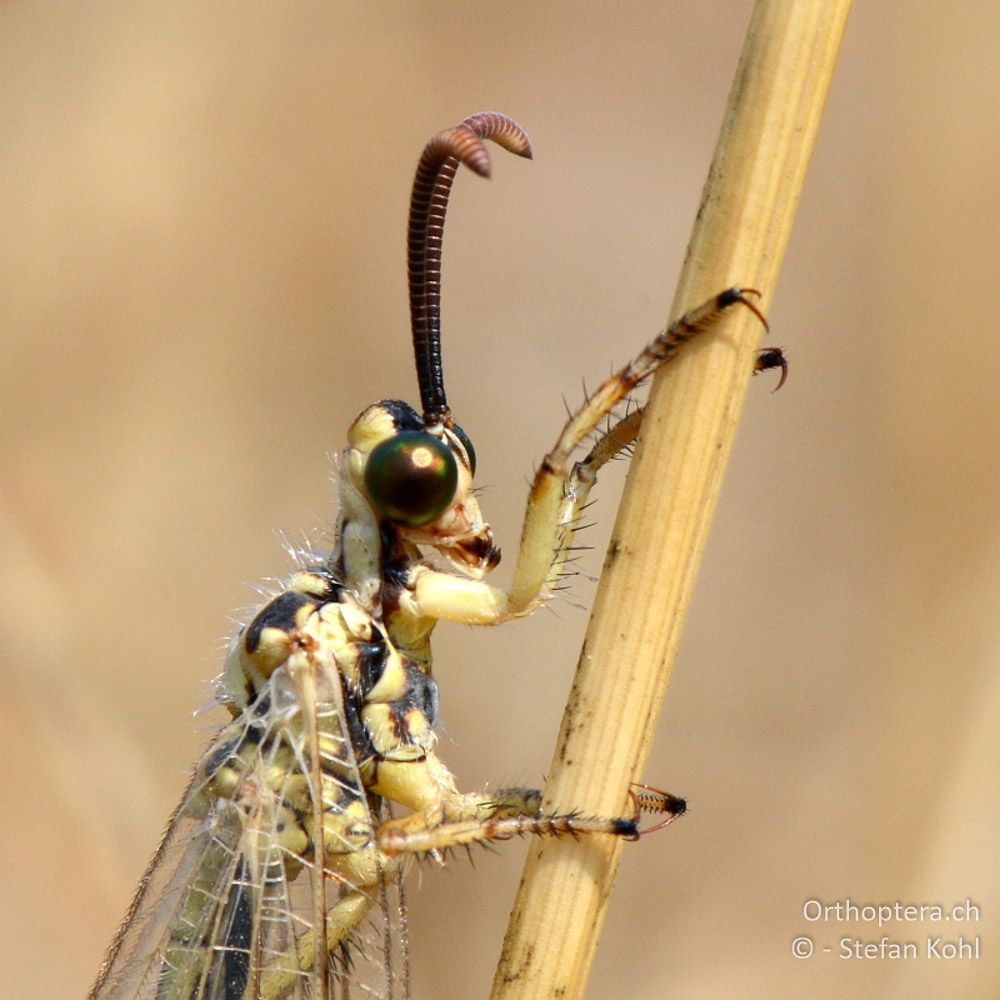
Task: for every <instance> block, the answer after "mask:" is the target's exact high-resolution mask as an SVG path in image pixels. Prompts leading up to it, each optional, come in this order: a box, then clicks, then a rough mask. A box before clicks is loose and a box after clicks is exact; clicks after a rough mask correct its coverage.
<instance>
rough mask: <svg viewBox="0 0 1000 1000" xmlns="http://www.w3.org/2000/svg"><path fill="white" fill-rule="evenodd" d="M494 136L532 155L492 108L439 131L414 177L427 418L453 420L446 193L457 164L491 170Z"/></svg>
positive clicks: (415, 288)
mask: <svg viewBox="0 0 1000 1000" xmlns="http://www.w3.org/2000/svg"><path fill="white" fill-rule="evenodd" d="M486 139H492V140H493V141H494V142H495V143H497V144H498V145H500V146H503V148H504V149H507V150H509V151H510V152H512V153H516V154H517V155H518V156H524V157H527V158H528V159H530V158H531V143H530V142H529V141H528V137H527V136H526V135H525V134H524V130H523V129H522V128H521V126H520V125H518V124H517V122H515V121H514V120H513V119H511V118H508V117H507V116H506V115H501V114H497V113H496V112H493V111H483V112H480V113H479V114H475V115H469V117H468V118H466V119H465V120H464V121H461V122H459V123H458V124H457V125H455V126H454V127H452V128H450V129H447V130H446V131H444V132H439V133H438V134H437V135H436V136H434V137H433V138H432V139H431V140H430V142H428V143H427V145H426V146H425V147H424V151H423V154H422V155H421V157H420V163H419V164H418V165H417V175H416V177H414V179H413V195H412V196H411V198H410V223H409V231H408V235H407V263H408V266H409V274H410V324H411V327H412V329H413V350H414V354H415V356H416V362H417V380H418V382H419V383H420V402H421V404H422V406H423V409H424V422H425V423H426V424H427V425H428V426H431V425H432V424H437V423H445V424H448V423H450V421H451V414H450V412H449V410H448V401H447V399H446V398H445V394H444V373H443V371H442V367H441V238H442V234H443V233H444V216H445V212H446V211H447V209H448V197H449V195H450V194H451V185H452V183H453V182H454V180H455V171H456V170H458V164H459V163H464V164H465V165H466V166H467V167H468V168H469V169H470V170H472V171H474V172H475V173H477V174H479V176H480V177H489V176H490V154H489V152H488V151H487V149H486V144H485V142H484V140H486Z"/></svg>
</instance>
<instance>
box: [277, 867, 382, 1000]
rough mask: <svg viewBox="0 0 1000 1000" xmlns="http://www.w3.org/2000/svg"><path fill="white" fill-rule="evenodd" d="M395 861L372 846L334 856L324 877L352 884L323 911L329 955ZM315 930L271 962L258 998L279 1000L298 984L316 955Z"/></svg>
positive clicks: (359, 918)
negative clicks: (352, 887) (331, 868)
mask: <svg viewBox="0 0 1000 1000" xmlns="http://www.w3.org/2000/svg"><path fill="white" fill-rule="evenodd" d="M398 871H399V861H397V860H396V859H395V858H391V857H389V856H388V855H386V854H383V853H381V852H380V851H378V850H376V849H374V848H368V849H367V850H362V851H355V852H353V853H352V854H348V855H344V856H343V857H341V858H337V859H336V860H335V862H334V863H333V870H331V871H329V872H328V873H326V875H325V876H324V877H327V878H329V880H330V882H331V883H336V882H341V883H343V884H346V885H353V886H355V888H354V889H352V890H351V891H350V892H347V893H345V894H344V895H343V896H342V897H341V898H340V899H339V900H338V901H337V902H336V903H335V904H334V905H333V906H332V907H330V909H329V910H327V913H326V920H325V923H326V928H325V938H326V947H327V950H328V952H329V953H330V954H332V953H333V952H334V951H335V950H336V949H337V948H339V947H340V946H341V945H342V944H343V943H344V942H345V941H347V939H348V938H349V937H350V934H351V932H352V931H353V930H354V929H355V928H356V927H357V926H358V924H360V923H361V921H362V920H363V919H364V917H365V915H366V914H367V913H368V911H369V910H370V909H371V907H372V906H373V904H374V903H375V902H376V900H377V898H378V893H379V889H380V885H381V883H382V881H384V880H391V879H393V878H394V877H396V875H397V873H398ZM316 938H317V933H316V930H315V929H314V930H309V931H306V932H305V933H304V934H301V935H299V936H298V937H297V938H296V940H295V948H294V952H291V951H290V952H288V953H286V954H285V955H283V956H281V958H279V959H276V960H275V961H273V962H271V963H270V964H269V965H268V966H267V968H265V969H264V971H263V973H262V974H261V978H260V990H259V996H260V997H261V1000H279V998H281V997H284V996H287V995H288V994H289V993H290V992H292V990H293V989H294V988H295V986H296V984H297V983H299V984H301V982H302V977H303V974H304V973H307V972H309V970H311V969H312V967H313V965H314V962H315V954H316Z"/></svg>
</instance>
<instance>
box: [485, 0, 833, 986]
mask: <svg viewBox="0 0 1000 1000" xmlns="http://www.w3.org/2000/svg"><path fill="white" fill-rule="evenodd" d="M849 7H850V4H849V2H848V0H759V2H758V3H757V5H756V7H755V9H754V12H753V16H752V19H751V23H750V28H749V31H748V34H747V39H746V43H745V45H744V48H743V53H742V56H741V58H740V63H739V67H738V69H737V71H736V78H735V81H734V83H733V87H732V91H731V93H730V96H729V104H728V107H727V110H726V117H725V120H724V122H723V126H722V131H721V134H720V137H719V142H718V145H717V147H716V153H715V158H714V160H713V162H712V167H711V170H710V172H709V177H708V182H707V184H706V187H705V192H704V196H703V201H702V204H701V208H700V210H699V214H698V220H697V223H696V225H695V229H694V232H693V234H692V237H691V242H690V245H689V247H688V254H687V259H686V262H685V265H684V270H683V272H682V275H681V280H680V284H679V287H678V291H677V296H676V299H675V301H674V305H673V309H672V312H671V316H679V315H680V314H681V313H682V312H683V311H684V310H685V309H687V308H691V307H693V306H696V305H698V304H699V303H701V302H702V301H705V300H707V299H709V298H710V297H711V296H712V295H714V294H715V293H716V292H718V291H720V290H721V289H723V288H726V287H728V286H731V285H743V286H744V287H756V288H759V289H760V290H761V291H762V292H763V298H762V305H763V307H764V309H765V311H766V308H767V305H768V303H769V300H770V297H771V293H772V291H773V288H774V285H775V282H776V280H777V276H778V269H779V267H780V264H781V259H782V256H783V254H784V251H785V246H786V244H787V241H788V235H789V231H790V229H791V224H792V219H793V216H794V213H795V207H796V205H797V203H798V199H799V194H800V192H801V189H802V184H803V180H804V178H805V172H806V167H807V165H808V162H809V157H810V154H811V152H812V147H813V143H814V140H815V136H816V131H817V128H818V125H819V120H820V114H821V111H822V107H823V102H824V100H825V97H826V92H827V88H828V85H829V81H830V76H831V74H832V72H833V66H834V62H835V59H836V54H837V49H838V47H839V44H840V39H841V37H842V35H843V30H844V25H845V22H846V19H847V13H848V10H849ZM760 335H761V330H760V327H759V324H757V321H756V320H755V319H754V318H753V317H752V316H751V315H750V314H749V312H748V311H746V310H738V309H734V310H732V311H731V313H730V314H729V315H728V316H727V318H726V320H725V322H724V323H722V324H720V325H719V327H718V328H717V329H715V330H714V331H713V332H712V333H710V334H707V335H706V336H705V337H703V338H701V339H699V340H697V341H695V342H694V343H693V344H692V345H691V347H690V348H689V349H685V352H684V353H683V354H682V356H681V358H679V359H678V361H677V362H676V363H675V364H671V365H668V366H667V367H666V368H665V369H664V370H663V372H662V373H661V374H660V375H659V376H658V377H657V380H656V381H655V383H654V386H653V392H652V395H651V398H650V403H649V408H648V411H647V416H646V419H645V422H644V425H643V431H642V435H641V437H640V442H639V446H638V450H637V454H636V457H635V460H634V463H633V466H632V469H631V471H630V473H629V480H628V483H627V486H626V490H625V496H624V498H623V500H622V506H621V509H620V511H619V515H618V519H617V521H616V524H615V529H614V534H613V536H612V541H611V546H610V549H609V551H608V556H607V559H606V561H605V567H604V575H603V576H602V583H601V590H600V593H599V594H598V597H597V599H596V602H595V606H594V611H593V615H592V618H591V622H590V627H589V630H588V634H587V639H586V641H585V644H584V649H583V652H582V653H581V656H580V663H579V666H578V668H577V674H576V678H575V680H574V684H573V689H572V692H571V695H570V700H569V704H568V706H567V709H566V714H565V716H564V718H563V724H562V729H561V731H560V734H559V742H558V745H557V747H556V751H555V755H554V758H553V761H552V765H551V768H550V770H549V782H548V785H547V789H546V801H545V804H544V806H543V808H544V809H545V810H546V811H548V810H550V809H553V808H558V807H566V806H567V805H574V806H580V807H582V808H584V809H585V810H587V811H592V812H593V813H595V814H600V815H617V814H622V813H627V812H628V810H629V806H628V803H627V801H626V799H625V790H626V789H627V788H628V785H629V783H630V782H631V781H633V780H635V779H636V776H637V775H639V774H641V772H642V768H643V766H644V764H645V761H646V757H647V755H648V748H649V743H650V739H651V736H652V732H653V727H654V724H655V720H656V715H657V713H658V710H659V706H660V703H661V701H662V697H663V693H664V691H665V689H666V685H667V681H668V679H669V674H670V666H671V664H672V661H673V658H674V655H675V652H676V649H677V644H678V641H679V637H680V628H681V623H682V621H683V618H684V614H685V612H686V611H687V607H688V604H689V602H690V597H691V592H692V589H693V586H694V580H695V572H696V569H697V566H698V562H699V560H700V558H701V553H702V549H703V547H704V543H705V539H706V536H707V534H708V525H709V521H710V518H711V514H712V511H713V509H714V507H715V501H716V497H717V495H718V491H719V487H720V484H721V481H722V473H723V470H724V466H725V462H726V459H727V457H728V454H729V449H730V446H731V443H732V439H733V436H734V433H735V427H736V421H737V417H738V415H739V413H740V410H741V408H742V405H743V399H744V396H745V393H746V389H747V385H748V382H749V379H750V373H751V370H752V366H753V358H754V352H755V350H756V349H757V347H758V345H759V342H760ZM654 582H655V586H652V584H653V583H654ZM664 780H665V782H666V783H669V780H668V779H664ZM669 846H670V845H669V843H667V842H666V839H665V840H664V842H663V849H664V850H668V849H669ZM619 850H620V842H619V841H618V840H617V838H615V839H614V840H612V838H606V839H602V838H591V839H589V840H580V841H579V842H575V843H574V842H572V841H570V842H563V841H562V840H560V841H553V840H550V841H544V842H538V843H535V844H533V845H532V846H531V848H530V849H529V857H528V862H527V865H526V868H525V871H524V875H523V878H522V881H521V886H520V889H519V890H518V896H517V901H516V903H515V908H514V912H513V913H512V915H511V922H510V926H509V928H508V932H507V938H506V940H505V942H504V947H503V953H502V955H501V959H500V965H499V967H498V969H497V974H496V978H495V980H494V984H493V992H492V998H493V1000H515V998H528V997H531V998H553V1000H555V998H557V997H558V998H560V1000H569V998H574V997H579V996H581V995H582V993H583V990H584V986H585V983H586V978H587V974H588V972H589V968H590V963H591V959H592V957H593V950H594V947H595V944H596V941H597V936H598V933H599V931H600V927H601V924H602V922H603V916H604V907H605V903H606V900H607V896H608V893H609V891H610V887H611V882H612V879H613V877H614V872H615V869H616V867H617V860H618V854H619ZM664 888H667V887H664Z"/></svg>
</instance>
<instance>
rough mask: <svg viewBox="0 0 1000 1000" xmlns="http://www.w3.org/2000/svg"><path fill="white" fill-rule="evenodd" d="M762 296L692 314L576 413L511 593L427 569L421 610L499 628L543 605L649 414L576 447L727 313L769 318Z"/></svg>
mask: <svg viewBox="0 0 1000 1000" xmlns="http://www.w3.org/2000/svg"><path fill="white" fill-rule="evenodd" d="M757 294H758V293H757V292H755V291H754V290H752V289H740V288H730V289H728V290H727V291H725V292H721V293H720V294H719V295H716V296H715V298H713V299H711V300H710V301H708V302H705V303H704V304H703V305H701V306H699V307H698V308H697V309H693V310H691V311H690V312H688V313H686V314H685V315H684V316H682V317H681V318H680V319H679V320H677V322H675V323H672V324H671V325H670V326H669V327H668V328H667V329H666V330H664V332H663V333H661V334H660V335H659V336H658V337H656V339H655V340H653V341H652V342H651V343H650V344H648V345H647V346H646V347H645V348H644V349H643V351H642V352H641V353H640V354H639V355H638V356H637V357H636V358H634V359H633V360H632V361H631V362H629V363H628V364H627V365H625V367H624V368H622V369H621V370H620V371H618V372H616V373H615V374H614V375H612V376H611V377H610V378H609V379H606V380H605V381H604V382H603V383H602V384H601V385H600V386H599V387H598V388H597V391H596V392H594V393H593V394H592V395H591V396H590V397H589V398H588V399H586V400H585V401H584V403H583V405H582V406H581V407H580V408H579V409H578V410H577V411H576V412H575V413H574V414H572V415H571V416H570V419H569V420H568V421H567V423H566V425H565V427H563V430H562V433H561V434H560V435H559V439H558V440H557V442H556V445H555V447H554V448H553V449H552V450H551V451H550V452H549V453H548V454H547V455H546V456H545V457H544V458H543V459H542V462H541V465H540V466H539V467H538V471H537V472H536V473H535V477H534V480H533V482H532V485H531V492H530V494H529V496H528V506H527V510H526V512H525V517H524V525H523V527H522V530H521V542H520V546H519V549H518V555H517V563H516V566H515V569H514V580H513V583H512V584H511V587H510V590H509V591H503V590H501V589H500V588H498V587H493V586H490V585H489V584H486V583H483V582H480V581H478V580H460V579H458V578H456V577H454V576H452V575H450V574H445V573H440V572H436V571H434V570H430V569H428V568H427V567H426V566H421V567H419V568H416V569H415V571H414V575H413V578H412V581H411V591H412V593H413V595H414V600H415V603H416V609H415V610H416V612H417V613H418V614H420V615H425V616H427V617H428V618H437V619H445V620H448V621H459V622H463V623H466V624H477V625H479V624H488V625H493V624H499V623H500V622H503V621H506V620H508V619H510V618H515V617H518V616H520V615H525V614H529V613H530V612H531V611H533V610H534V609H535V608H536V607H537V606H538V605H539V604H541V603H543V602H544V601H545V600H546V599H547V598H548V597H549V596H550V595H551V593H552V591H553V590H554V589H555V588H556V586H557V584H558V582H559V577H560V574H561V572H562V568H563V566H564V564H565V562H566V559H567V557H568V554H569V552H570V549H571V546H572V543H573V535H574V532H575V530H576V527H577V524H578V521H579V516H580V512H581V511H582V509H583V507H584V505H585V503H586V499H587V494H588V492H589V490H590V488H591V486H592V485H593V483H594V480H595V478H596V474H597V471H598V470H599V469H600V467H601V466H602V465H604V464H605V463H606V462H607V461H608V460H609V459H610V458H612V457H613V456H614V455H616V454H618V453H619V452H621V451H622V450H623V449H625V448H627V447H628V446H629V445H630V444H631V443H632V442H633V441H634V440H635V437H636V435H637V434H638V431H639V426H640V423H641V421H642V411H641V410H634V411H633V412H632V413H631V414H629V415H627V416H626V417H625V418H624V419H622V420H620V421H618V422H617V423H615V424H613V425H612V427H611V428H610V429H609V431H608V432H607V433H605V434H604V435H602V436H601V438H600V439H599V440H598V442H597V444H596V445H595V446H594V448H593V449H592V450H591V452H590V454H589V455H588V456H587V457H586V458H585V459H583V460H582V461H581V462H577V463H575V464H572V465H571V461H572V455H573V452H574V451H576V449H577V448H578V447H579V446H580V444H582V443H583V441H584V440H586V438H587V437H588V435H590V434H591V433H592V432H593V431H594V429H595V428H596V427H597V426H598V425H599V424H600V422H601V421H602V420H604V419H605V418H606V417H607V416H608V415H609V414H610V413H611V412H612V411H613V409H614V407H615V406H616V405H617V404H618V403H620V402H621V401H622V400H623V399H625V398H626V397H627V396H628V394H629V393H630V392H632V390H633V389H635V387H636V386H637V385H639V384H640V383H641V382H643V381H644V380H645V379H647V378H649V376H650V375H652V374H653V372H655V371H656V369H657V368H659V367H660V366H661V365H664V364H666V363H667V362H668V361H670V360H671V359H672V358H674V357H675V356H676V354H677V352H678V351H679V350H680V348H681V347H682V345H683V344H685V343H686V342H687V341H689V340H691V339H692V338H693V337H695V336H697V335H698V334H699V333H702V332H703V331H705V330H708V329H710V328H711V327H712V326H713V324H714V323H715V322H716V320H718V318H719V317H720V316H721V315H722V313H724V312H725V311H726V310H728V309H730V308H731V307H732V306H734V305H736V304H741V305H744V306H746V308H748V309H750V310H751V311H752V312H753V313H754V314H755V315H756V316H757V317H758V318H759V319H760V320H761V322H762V323H763V322H765V321H764V317H763V315H762V314H761V313H760V311H759V310H758V309H757V306H756V305H755V304H754V302H753V300H752V299H753V297H755V296H756V295H757ZM765 325H766V323H765ZM779 365H780V366H781V367H782V368H784V359H783V357H782V356H781V352H780V351H776V350H773V349H772V350H771V351H767V352H764V353H763V354H762V355H761V358H760V360H759V361H758V363H757V366H756V367H757V369H758V370H763V369H764V368H771V367H776V366H779Z"/></svg>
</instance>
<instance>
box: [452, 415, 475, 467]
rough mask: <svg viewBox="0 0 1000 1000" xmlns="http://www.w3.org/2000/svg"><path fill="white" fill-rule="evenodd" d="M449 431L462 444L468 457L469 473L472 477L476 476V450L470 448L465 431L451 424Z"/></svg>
mask: <svg viewBox="0 0 1000 1000" xmlns="http://www.w3.org/2000/svg"><path fill="white" fill-rule="evenodd" d="M451 429H452V432H453V433H454V435H455V437H457V438H458V440H459V441H461V442H462V447H463V448H464V449H465V454H466V455H468V456H469V472H470V473H471V474H472V475H473V476H474V475H475V474H476V449H475V448H473V447H472V442H471V441H470V440H469V435H468V434H466V433H465V431H463V430H462V428H461V427H459V426H458V424H452V425H451Z"/></svg>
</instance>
